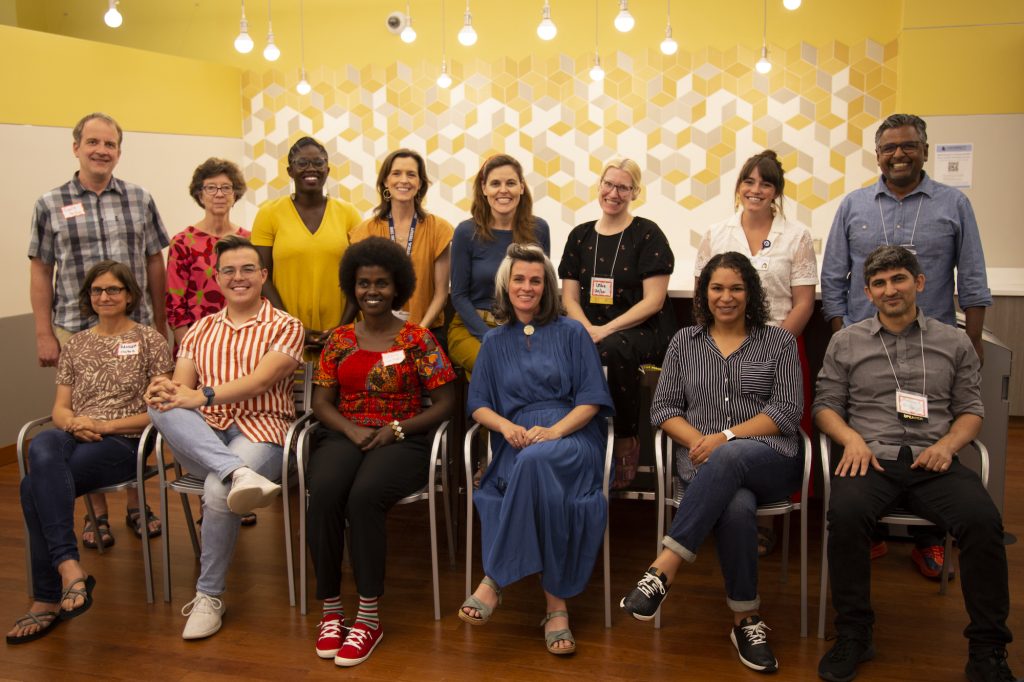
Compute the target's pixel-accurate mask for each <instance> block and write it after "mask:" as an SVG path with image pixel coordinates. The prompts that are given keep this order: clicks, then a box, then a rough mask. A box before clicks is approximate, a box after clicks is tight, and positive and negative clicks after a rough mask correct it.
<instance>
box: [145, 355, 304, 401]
mask: <svg viewBox="0 0 1024 682" xmlns="http://www.w3.org/2000/svg"><path fill="white" fill-rule="evenodd" d="M298 364H299V363H298V361H297V360H296V359H295V358H293V357H291V356H290V355H286V354H284V353H281V352H279V351H273V350H272V351H269V352H268V353H267V354H266V355H264V356H263V358H262V359H261V360H260V362H259V364H258V365H256V369H255V370H253V372H252V373H251V374H248V375H246V376H244V377H239V378H238V379H235V380H234V381H229V382H227V383H224V384H221V385H219V386H215V387H214V389H215V393H216V395H215V396H214V399H213V404H214V405H224V404H228V403H237V402H241V401H243V400H249V399H250V398H254V397H256V396H258V395H261V394H263V393H266V392H267V391H268V390H270V388H271V387H272V386H274V384H276V383H277V382H279V381H281V380H282V379H284V378H285V377H287V376H288V375H289V374H291V373H292V372H294V371H295V368H296V367H297V366H298ZM179 377H181V379H183V381H180V382H179V380H178V379H179ZM196 383H198V376H197V375H196V374H195V365H194V364H193V363H192V361H191V360H189V359H187V358H182V359H181V360H179V361H178V365H177V366H176V367H175V370H174V380H170V379H164V378H160V377H158V378H156V379H154V380H153V381H152V382H151V383H150V385H149V389H148V391H147V402H148V403H149V405H150V406H151V407H156V408H158V409H160V410H169V409H171V408H175V407H181V408H185V409H190V410H192V409H196V408H198V407H202V406H203V405H205V404H206V396H204V395H203V393H202V391H201V390H199V389H198V388H196V387H195V385H196Z"/></svg>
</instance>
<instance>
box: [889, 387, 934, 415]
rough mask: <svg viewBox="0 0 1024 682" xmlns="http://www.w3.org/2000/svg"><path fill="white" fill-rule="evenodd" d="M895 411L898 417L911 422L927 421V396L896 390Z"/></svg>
mask: <svg viewBox="0 0 1024 682" xmlns="http://www.w3.org/2000/svg"><path fill="white" fill-rule="evenodd" d="M896 412H898V413H899V415H900V419H902V420H903V421H911V422H926V421H928V396H926V395H924V394H922V393H911V392H910V391H896Z"/></svg>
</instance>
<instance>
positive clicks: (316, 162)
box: [292, 156, 327, 170]
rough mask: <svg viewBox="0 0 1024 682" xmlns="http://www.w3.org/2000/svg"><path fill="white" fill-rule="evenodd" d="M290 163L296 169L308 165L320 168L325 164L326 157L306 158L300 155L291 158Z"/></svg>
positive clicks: (304, 167)
mask: <svg viewBox="0 0 1024 682" xmlns="http://www.w3.org/2000/svg"><path fill="white" fill-rule="evenodd" d="M292 165H293V166H295V168H296V169H298V170H306V169H307V168H310V167H312V168H316V169H317V170H320V169H322V168H323V167H324V166H326V165H327V159H325V158H324V157H322V156H318V157H316V158H313V159H307V158H305V157H302V156H300V157H299V158H297V159H294V160H292Z"/></svg>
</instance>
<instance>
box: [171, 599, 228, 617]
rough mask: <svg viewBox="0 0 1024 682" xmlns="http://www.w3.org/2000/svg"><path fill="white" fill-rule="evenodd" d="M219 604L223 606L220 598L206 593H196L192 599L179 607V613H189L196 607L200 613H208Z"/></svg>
mask: <svg viewBox="0 0 1024 682" xmlns="http://www.w3.org/2000/svg"><path fill="white" fill-rule="evenodd" d="M221 606H223V602H222V601H221V600H220V599H217V598H216V597H211V596H210V595H208V594H197V595H196V596H195V598H194V599H192V601H190V602H189V603H187V604H185V605H184V606H182V607H181V615H183V616H188V615H191V614H192V612H193V611H195V610H196V609H198V610H199V612H200V613H203V612H204V611H205V612H206V613H210V612H212V611H217V610H219V609H220V608H221ZM210 607H212V608H210Z"/></svg>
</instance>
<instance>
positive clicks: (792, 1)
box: [782, 0, 803, 11]
mask: <svg viewBox="0 0 1024 682" xmlns="http://www.w3.org/2000/svg"><path fill="white" fill-rule="evenodd" d="M801 4H803V0H782V6H783V7H785V8H786V9H788V10H791V11H792V10H795V9H800V5H801Z"/></svg>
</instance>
